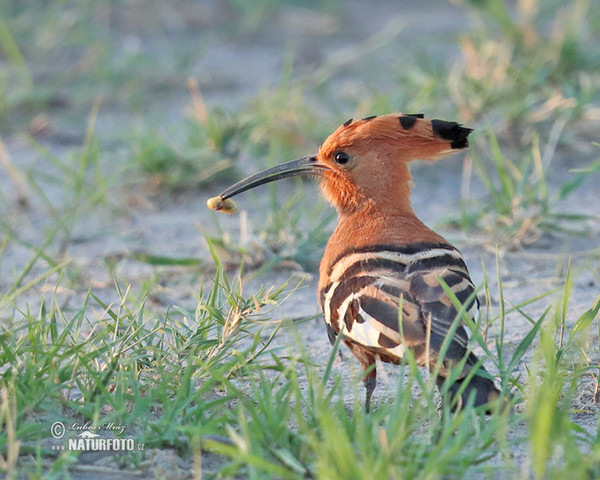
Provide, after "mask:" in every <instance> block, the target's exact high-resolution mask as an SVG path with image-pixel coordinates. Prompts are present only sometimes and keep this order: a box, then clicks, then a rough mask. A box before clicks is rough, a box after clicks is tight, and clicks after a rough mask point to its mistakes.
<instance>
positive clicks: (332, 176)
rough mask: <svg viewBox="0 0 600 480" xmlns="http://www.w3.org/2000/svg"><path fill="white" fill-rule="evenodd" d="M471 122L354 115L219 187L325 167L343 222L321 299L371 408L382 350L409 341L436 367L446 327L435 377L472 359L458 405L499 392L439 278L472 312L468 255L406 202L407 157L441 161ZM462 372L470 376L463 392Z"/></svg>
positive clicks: (393, 356)
mask: <svg viewBox="0 0 600 480" xmlns="http://www.w3.org/2000/svg"><path fill="white" fill-rule="evenodd" d="M470 132H471V129H468V128H465V127H462V126H461V125H459V124H457V123H455V122H445V121H441V120H426V119H424V118H423V116H422V115H403V114H390V115H383V116H379V117H369V118H365V119H362V120H357V121H354V122H353V121H352V120H349V121H348V122H346V123H345V124H344V125H342V126H340V127H339V128H338V129H337V130H336V131H335V132H334V133H333V134H331V135H330V136H329V137H328V138H327V139H326V140H325V142H323V145H322V146H321V147H320V148H319V151H318V153H317V155H314V156H308V157H304V158H301V159H299V160H295V161H292V162H288V163H285V164H281V165H278V166H276V167H273V168H272V169H269V170H267V171H265V172H261V173H258V174H255V175H252V176H251V177H248V178H247V179H245V180H242V181H241V182H238V183H237V184H236V185H233V186H232V187H230V188H228V189H227V190H225V191H224V192H223V193H222V194H221V197H222V198H223V199H227V198H230V197H231V196H233V195H237V194H238V193H241V192H243V191H245V190H247V189H249V188H253V187H255V186H258V185H261V184H263V183H266V182H269V181H273V180H277V179H280V178H285V177H288V176H292V175H297V174H313V175H314V174H316V175H318V176H319V177H320V187H321V190H322V192H323V194H324V195H325V197H326V198H327V199H328V200H329V201H330V202H331V203H332V204H333V205H334V206H335V208H336V209H337V211H338V225H337V228H336V229H335V232H334V233H333V235H332V236H331V238H330V239H329V242H328V243H327V247H326V249H325V253H324V255H323V259H322V261H321V265H320V270H319V274H320V277H319V303H320V305H321V308H322V310H323V313H324V317H325V323H326V326H327V333H328V335H329V337H330V340H331V341H332V342H333V341H334V340H335V337H336V336H337V335H342V338H343V340H344V342H345V343H346V345H347V346H348V347H349V348H350V350H351V351H352V352H353V354H354V355H355V356H356V357H357V358H358V360H359V361H360V362H361V364H362V366H363V369H365V370H367V373H366V375H365V386H366V391H367V396H366V406H367V408H369V403H370V398H371V394H372V392H373V390H374V388H375V383H376V370H375V368H374V366H375V361H376V359H377V358H379V359H381V360H383V361H386V362H392V363H399V362H401V361H402V357H403V354H404V352H405V349H406V348H410V349H412V350H413V353H414V355H415V358H416V360H417V362H418V363H419V364H421V365H423V366H427V367H429V368H430V369H433V368H434V366H435V364H436V362H437V361H438V352H439V351H440V348H441V346H442V344H443V343H444V340H445V338H446V336H447V335H448V334H449V333H451V334H452V336H451V338H450V341H449V348H448V349H447V351H446V354H445V357H444V358H443V359H441V361H442V368H441V369H440V371H439V373H438V378H437V381H438V384H441V383H442V382H443V379H444V377H445V376H447V375H448V374H449V372H450V370H452V368H454V367H455V366H456V365H457V364H458V363H459V362H460V361H461V360H465V359H466V365H465V367H464V368H463V370H462V372H461V373H460V375H459V378H458V380H457V381H456V382H455V383H454V384H453V385H451V387H450V389H449V390H450V394H451V396H452V397H453V398H451V400H452V401H453V404H454V406H455V407H456V406H457V407H460V406H461V405H462V404H464V402H465V401H467V400H468V399H469V395H473V398H474V404H475V405H481V404H486V403H488V402H491V401H494V400H495V399H496V398H497V397H498V394H499V392H498V390H497V389H496V387H495V386H494V384H493V382H492V381H491V380H489V378H486V376H487V377H489V374H487V372H485V369H483V367H481V366H480V365H479V363H478V360H477V358H476V357H475V356H474V355H473V354H472V353H470V350H469V348H468V336H467V333H466V330H465V328H464V326H462V325H459V326H458V328H456V329H454V328H453V323H454V321H455V318H456V316H457V309H456V307H455V306H454V305H453V303H452V301H451V300H450V298H449V296H448V295H447V293H446V291H445V290H444V288H443V286H442V284H441V282H440V279H442V280H443V281H444V283H446V285H447V286H448V287H449V288H450V289H451V290H452V291H453V292H454V294H455V295H456V297H457V298H458V299H459V300H460V301H461V302H463V304H464V305H465V308H466V310H467V311H468V313H469V315H471V316H472V317H473V316H474V315H475V313H476V311H477V308H478V304H477V299H476V298H475V293H474V292H475V289H474V286H473V283H472V281H471V279H470V277H469V273H468V270H467V267H466V265H465V262H464V260H463V258H462V256H461V254H460V252H458V250H456V248H454V247H453V246H452V245H450V244H449V243H448V242H447V241H446V240H445V239H444V238H443V237H442V236H440V235H438V234H437V233H435V232H434V231H433V230H431V229H429V228H428V227H427V226H425V225H424V224H423V223H422V222H421V221H420V220H419V219H418V218H417V217H416V215H415V213H414V211H413V209H412V207H411V203H410V191H411V186H412V176H411V173H410V170H409V163H410V162H411V161H413V160H415V159H420V160H424V161H436V160H439V159H441V158H444V157H445V156H447V155H449V154H451V153H454V152H456V151H458V150H461V149H463V148H466V147H467V146H468V142H467V137H468V135H469V134H470ZM399 308H401V309H402V312H401V314H400V315H399V314H398V310H399ZM472 369H475V372H474V375H472V378H470V379H468V376H469V375H468V374H469V372H470V371H471V370H472ZM480 374H482V375H480ZM462 382H468V383H467V385H466V386H465V388H464V389H462V390H464V391H463V392H462V393H461V395H458V392H459V391H460V390H461V383H462Z"/></svg>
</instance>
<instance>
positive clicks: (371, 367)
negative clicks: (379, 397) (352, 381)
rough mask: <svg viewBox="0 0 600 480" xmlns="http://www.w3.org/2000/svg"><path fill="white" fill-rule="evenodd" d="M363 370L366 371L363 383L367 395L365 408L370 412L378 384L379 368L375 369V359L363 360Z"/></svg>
mask: <svg viewBox="0 0 600 480" xmlns="http://www.w3.org/2000/svg"><path fill="white" fill-rule="evenodd" d="M361 364H362V367H363V372H364V371H366V372H367V373H365V376H364V377H363V383H364V384H365V390H366V396H365V410H366V411H367V412H368V411H370V409H371V395H373V390H375V386H376V385H377V370H375V359H373V360H372V362H369V363H363V362H361Z"/></svg>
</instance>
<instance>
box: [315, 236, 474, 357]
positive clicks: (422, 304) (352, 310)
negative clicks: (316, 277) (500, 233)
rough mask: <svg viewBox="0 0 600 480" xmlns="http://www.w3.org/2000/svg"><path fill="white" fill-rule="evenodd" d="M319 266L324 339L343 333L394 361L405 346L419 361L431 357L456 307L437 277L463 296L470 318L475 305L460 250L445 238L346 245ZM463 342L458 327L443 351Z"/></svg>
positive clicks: (457, 352) (460, 348)
mask: <svg viewBox="0 0 600 480" xmlns="http://www.w3.org/2000/svg"><path fill="white" fill-rule="evenodd" d="M324 273H325V274H326V276H327V281H326V282H324V286H323V287H322V288H321V290H320V292H319V299H320V305H321V308H322V310H323V313H324V316H325V322H326V324H327V330H328V333H329V338H330V340H332V341H333V340H334V339H335V336H336V335H337V334H339V333H341V334H342V335H343V336H344V340H346V341H347V342H350V343H356V344H359V345H362V346H363V347H366V348H368V349H369V350H371V351H372V352H374V353H376V354H378V355H380V356H381V357H382V358H383V359H384V360H386V361H391V362H394V363H398V362H400V361H401V360H402V356H403V354H404V348H405V346H408V347H410V348H412V349H413V351H414V352H415V356H416V358H417V361H419V362H420V363H422V364H424V363H426V359H429V362H433V361H435V359H436V358H437V357H436V355H435V354H436V352H437V351H439V349H440V348H441V345H442V343H443V341H444V339H445V337H446V335H447V333H448V331H449V330H450V329H451V327H452V324H453V322H454V320H455V318H456V316H457V313H458V312H457V310H456V308H455V306H454V304H453V303H452V301H451V299H450V298H449V296H448V295H447V294H446V292H445V291H444V288H443V287H442V285H441V283H440V281H439V279H440V278H442V279H443V280H444V282H445V283H446V284H447V285H448V287H450V289H451V290H452V291H453V292H454V294H455V295H456V297H457V298H458V299H459V300H460V301H461V302H462V303H463V304H464V303H466V302H468V304H467V305H466V307H467V309H468V313H469V315H470V316H471V317H473V316H474V315H475V313H476V311H477V307H478V304H477V300H476V298H475V295H474V291H475V289H474V286H473V283H472V282H471V280H470V277H469V273H468V270H467V267H466V265H465V262H464V260H463V258H462V255H461V254H460V252H459V251H458V250H457V249H456V248H454V247H452V246H450V245H448V244H444V243H418V244H412V245H409V246H401V247H399V246H393V245H373V246H369V247H363V248H359V249H351V250H348V251H346V252H345V253H343V254H341V255H340V256H338V257H337V258H336V259H335V260H334V261H333V262H332V263H331V265H330V266H329V268H328V270H327V271H326V272H324ZM399 307H401V309H399ZM467 343H468V336H467V333H466V331H465V329H464V327H463V326H459V327H458V328H457V329H456V331H455V332H454V335H453V338H452V341H451V343H450V348H449V349H448V351H447V353H446V358H448V359H460V358H462V357H463V356H464V353H465V351H466V347H467ZM427 345H429V346H430V349H428V348H427Z"/></svg>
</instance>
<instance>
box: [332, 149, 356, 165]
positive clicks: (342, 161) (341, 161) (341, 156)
mask: <svg viewBox="0 0 600 480" xmlns="http://www.w3.org/2000/svg"><path fill="white" fill-rule="evenodd" d="M333 159H334V161H335V163H337V164H338V165H347V164H348V163H349V162H350V160H352V157H351V156H350V155H348V154H347V153H346V152H337V153H336V154H335V156H334V157H333Z"/></svg>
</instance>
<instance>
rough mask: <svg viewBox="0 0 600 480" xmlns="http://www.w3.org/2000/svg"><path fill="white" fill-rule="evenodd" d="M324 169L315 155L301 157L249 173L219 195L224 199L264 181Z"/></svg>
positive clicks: (319, 171) (316, 172)
mask: <svg viewBox="0 0 600 480" xmlns="http://www.w3.org/2000/svg"><path fill="white" fill-rule="evenodd" d="M325 170H328V168H327V167H326V166H325V165H323V164H322V163H319V161H318V160H317V157H316V156H315V155H311V156H308V157H302V158H299V159H297V160H292V161H291V162H286V163H281V164H279V165H275V166H274V167H271V168H269V169H267V170H263V171H262V172H258V173H255V174H254V175H250V176H249V177H246V178H244V179H243V180H240V181H239V182H237V183H236V184H234V185H232V186H231V187H229V188H226V189H225V190H223V192H222V193H221V195H220V197H221V198H222V199H223V200H225V199H227V198H231V197H233V196H235V195H238V194H239V193H242V192H245V191H246V190H250V189H251V188H254V187H258V186H259V185H264V184H265V183H269V182H274V181H275V180H280V179H282V178H287V177H293V176H295V175H320V174H322V173H323V172H324V171H325Z"/></svg>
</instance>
